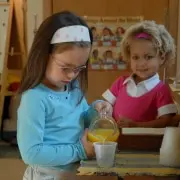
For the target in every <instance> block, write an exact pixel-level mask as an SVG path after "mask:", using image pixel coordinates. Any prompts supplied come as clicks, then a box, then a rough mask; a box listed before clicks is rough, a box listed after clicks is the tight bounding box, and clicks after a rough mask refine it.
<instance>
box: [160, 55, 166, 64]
mask: <svg viewBox="0 0 180 180" xmlns="http://www.w3.org/2000/svg"><path fill="white" fill-rule="evenodd" d="M165 60H166V56H165V55H164V54H163V55H161V62H160V65H164V64H165Z"/></svg>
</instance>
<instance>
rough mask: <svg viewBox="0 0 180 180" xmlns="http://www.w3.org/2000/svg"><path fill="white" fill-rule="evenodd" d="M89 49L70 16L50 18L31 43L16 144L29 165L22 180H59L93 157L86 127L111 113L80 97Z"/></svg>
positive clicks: (80, 24) (81, 25)
mask: <svg viewBox="0 0 180 180" xmlns="http://www.w3.org/2000/svg"><path fill="white" fill-rule="evenodd" d="M91 45H92V34H91V32H90V30H89V28H88V26H87V25H86V23H85V22H84V21H83V20H82V19H81V18H80V17H78V16H76V15H74V14H72V13H70V12H60V13H57V14H54V15H52V16H50V17H48V18H47V19H46V20H45V21H44V22H43V23H42V24H41V26H40V28H39V30H38V32H37V34H36V36H35V38H34V42H33V44H32V47H31V50H30V54H29V57H28V62H27V65H26V67H25V70H24V73H23V78H22V82H21V87H20V94H21V95H22V97H21V103H20V106H19V109H18V127H17V139H18V145H19V149H20V152H21V156H22V159H23V160H24V162H25V163H26V164H28V165H29V166H28V168H27V170H26V172H25V174H24V180H45V179H46V180H56V179H57V178H58V180H60V179H62V178H63V177H64V176H67V175H68V176H70V175H71V174H73V169H76V168H75V167H76V166H75V165H76V163H77V162H79V161H80V160H82V159H88V158H91V157H93V156H94V148H93V145H92V143H91V142H89V141H88V140H87V130H85V128H88V126H89V124H90V121H91V119H93V118H94V116H96V115H97V111H99V112H100V111H102V110H106V112H107V113H111V111H112V108H111V106H110V104H109V103H107V102H104V103H99V102H98V101H97V102H94V103H93V104H92V105H91V106H89V105H88V104H87V101H86V99H85V97H84V93H85V90H86V87H87V65H88V58H89V54H90V50H91ZM95 109H96V110H97V111H96V110H95ZM84 130H85V131H84ZM70 171H71V173H70Z"/></svg>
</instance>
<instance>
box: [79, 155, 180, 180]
mask: <svg viewBox="0 0 180 180" xmlns="http://www.w3.org/2000/svg"><path fill="white" fill-rule="evenodd" d="M78 172H79V173H78V175H99V176H106V175H112V176H118V177H119V179H126V180H136V179H137V180H138V179H139V180H143V179H146V180H148V179H149V180H154V179H157V180H158V179H159V180H166V179H167V180H177V179H178V178H180V169H178V168H171V167H164V166H162V165H160V164H159V154H157V153H141V152H139V153H132V152H121V153H118V154H117V155H116V163H115V166H114V167H112V168H108V169H103V168H99V167H98V166H97V164H96V160H91V161H90V160H89V161H82V162H81V166H80V168H79V169H78Z"/></svg>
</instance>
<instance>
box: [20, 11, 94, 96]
mask: <svg viewBox="0 0 180 180" xmlns="http://www.w3.org/2000/svg"><path fill="white" fill-rule="evenodd" d="M71 25H82V26H85V27H87V28H88V29H89V27H88V26H87V24H86V22H85V21H84V20H83V19H81V18H80V17H78V16H76V15H75V14H73V13H71V12H69V11H63V12H59V13H56V14H53V15H52V16H50V17H48V18H47V19H46V20H45V21H44V22H43V23H42V24H41V25H40V27H39V29H38V31H37V33H36V35H35V38H34V41H33V44H32V47H31V50H30V53H29V56H28V61H27V64H26V66H25V68H24V71H23V75H22V80H21V85H20V88H19V93H20V94H21V93H23V92H24V91H26V90H28V89H32V88H34V87H35V86H37V85H38V84H40V83H41V82H42V80H43V79H44V76H45V72H46V67H47V64H48V61H49V54H51V53H52V52H55V51H61V52H62V51H65V50H67V49H70V48H73V47H74V46H78V47H91V44H92V33H91V31H90V30H89V34H90V39H91V43H89V42H70V43H62V44H53V45H51V44H50V41H51V39H52V37H53V35H54V33H55V32H56V31H57V30H58V29H59V28H62V27H66V26H71ZM87 63H88V62H87ZM78 79H79V82H80V87H81V89H82V92H83V93H85V92H86V90H87V84H88V83H87V69H85V70H83V71H81V72H80V74H79V76H78ZM72 84H73V82H72Z"/></svg>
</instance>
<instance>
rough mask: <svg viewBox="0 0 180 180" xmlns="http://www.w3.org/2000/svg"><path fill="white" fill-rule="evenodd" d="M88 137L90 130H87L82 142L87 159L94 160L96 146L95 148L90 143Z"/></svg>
mask: <svg viewBox="0 0 180 180" xmlns="http://www.w3.org/2000/svg"><path fill="white" fill-rule="evenodd" d="M87 135H88V129H85V131H84V135H83V137H82V139H81V141H82V144H83V146H84V149H85V152H86V155H87V157H88V158H93V157H95V151H94V146H93V143H91V142H89V141H88V139H87Z"/></svg>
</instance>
